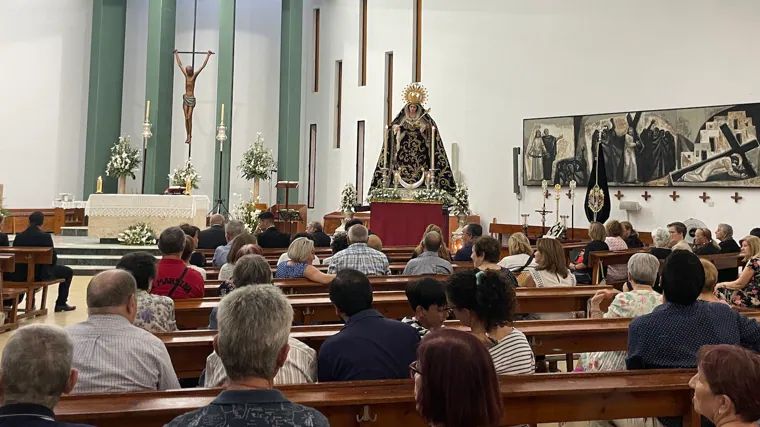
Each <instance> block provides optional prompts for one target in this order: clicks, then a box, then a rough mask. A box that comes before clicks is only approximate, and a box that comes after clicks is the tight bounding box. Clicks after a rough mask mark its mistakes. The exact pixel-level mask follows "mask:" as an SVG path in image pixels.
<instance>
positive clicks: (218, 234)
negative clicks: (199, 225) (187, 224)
mask: <svg viewBox="0 0 760 427" xmlns="http://www.w3.org/2000/svg"><path fill="white" fill-rule="evenodd" d="M208 223H209V225H210V226H209V228H207V229H206V230H203V231H201V235H200V237H198V249H216V248H218V247H219V246H224V245H226V244H227V238H226V237H225V236H224V223H225V220H224V216H222V215H219V214H214V215H211V218H210V219H209V221H208Z"/></svg>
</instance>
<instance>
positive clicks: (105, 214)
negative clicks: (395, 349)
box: [85, 194, 211, 239]
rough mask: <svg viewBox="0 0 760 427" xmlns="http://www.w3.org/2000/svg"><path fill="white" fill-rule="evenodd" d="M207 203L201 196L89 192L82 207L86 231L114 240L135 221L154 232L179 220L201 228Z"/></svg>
mask: <svg viewBox="0 0 760 427" xmlns="http://www.w3.org/2000/svg"><path fill="white" fill-rule="evenodd" d="M210 205H211V201H210V200H209V198H208V196H203V195H200V196H195V195H193V196H185V195H176V196H174V195H158V194H91V195H90V198H89V199H88V200H87V208H86V209H85V215H87V216H89V222H88V230H87V233H88V235H89V236H90V237H95V238H100V239H115V238H117V237H119V233H121V232H122V231H124V229H126V228H127V227H129V226H130V225H134V224H137V223H138V222H144V223H146V224H148V225H149V226H150V227H151V228H153V231H155V232H156V234H160V233H161V232H162V231H163V230H164V229H166V228H168V227H171V226H175V225H180V224H182V223H188V224H192V225H195V226H196V227H198V228H200V229H204V228H206V214H207V213H208V211H209V210H210V209H211V206H210Z"/></svg>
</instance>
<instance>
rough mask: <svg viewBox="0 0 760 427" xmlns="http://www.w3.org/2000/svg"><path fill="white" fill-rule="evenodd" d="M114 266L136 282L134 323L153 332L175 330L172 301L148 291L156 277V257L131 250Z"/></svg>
mask: <svg viewBox="0 0 760 427" xmlns="http://www.w3.org/2000/svg"><path fill="white" fill-rule="evenodd" d="M116 268H119V269H122V270H126V271H128V272H129V273H130V274H131V275H132V277H134V278H135V282H137V293H136V294H135V300H136V301H137V316H136V317H135V322H134V325H135V326H137V327H138V328H142V329H145V330H146V331H148V332H153V333H156V332H173V331H176V330H177V323H176V321H175V319H174V301H173V300H172V299H171V298H169V297H165V296H161V295H151V294H150V293H149V292H150V288H151V286H152V285H153V279H155V278H156V257H154V256H153V255H151V254H149V253H147V252H131V253H128V254H126V255H124V256H123V257H121V259H120V260H119V262H118V263H117V264H116Z"/></svg>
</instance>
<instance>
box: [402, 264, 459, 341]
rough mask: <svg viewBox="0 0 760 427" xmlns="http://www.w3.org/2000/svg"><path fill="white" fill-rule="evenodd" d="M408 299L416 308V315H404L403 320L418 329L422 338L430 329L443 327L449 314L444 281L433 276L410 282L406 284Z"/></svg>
mask: <svg viewBox="0 0 760 427" xmlns="http://www.w3.org/2000/svg"><path fill="white" fill-rule="evenodd" d="M406 299H407V300H409V305H410V306H412V310H414V316H413V317H404V318H403V319H402V320H401V322H402V323H406V324H407V325H409V326H411V327H413V328H414V329H416V330H417V332H419V334H420V338H422V337H424V336H425V335H426V334H427V333H428V332H429V331H433V330H436V329H439V328H441V327H443V322H445V321H446V317H448V315H449V311H448V307H447V305H446V290H445V288H444V286H443V283H441V282H440V281H438V280H435V279H433V278H432V277H423V278H422V279H419V280H417V281H414V282H410V283H409V284H408V285H407V286H406Z"/></svg>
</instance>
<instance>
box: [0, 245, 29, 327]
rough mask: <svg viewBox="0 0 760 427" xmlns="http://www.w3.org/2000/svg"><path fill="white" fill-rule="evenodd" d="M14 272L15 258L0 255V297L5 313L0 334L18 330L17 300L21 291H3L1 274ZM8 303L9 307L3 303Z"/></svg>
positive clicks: (9, 255) (11, 255)
mask: <svg viewBox="0 0 760 427" xmlns="http://www.w3.org/2000/svg"><path fill="white" fill-rule="evenodd" d="M14 271H16V256H15V255H13V254H0V295H1V296H2V299H3V311H4V312H5V321H4V323H3V324H2V325H0V332H5V331H10V330H13V329H16V328H18V326H19V323H18V298H19V295H21V294H23V293H24V292H23V291H19V290H18V289H5V288H4V287H3V273H13V272H14ZM6 302H9V303H10V305H6V304H5V303H6Z"/></svg>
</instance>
